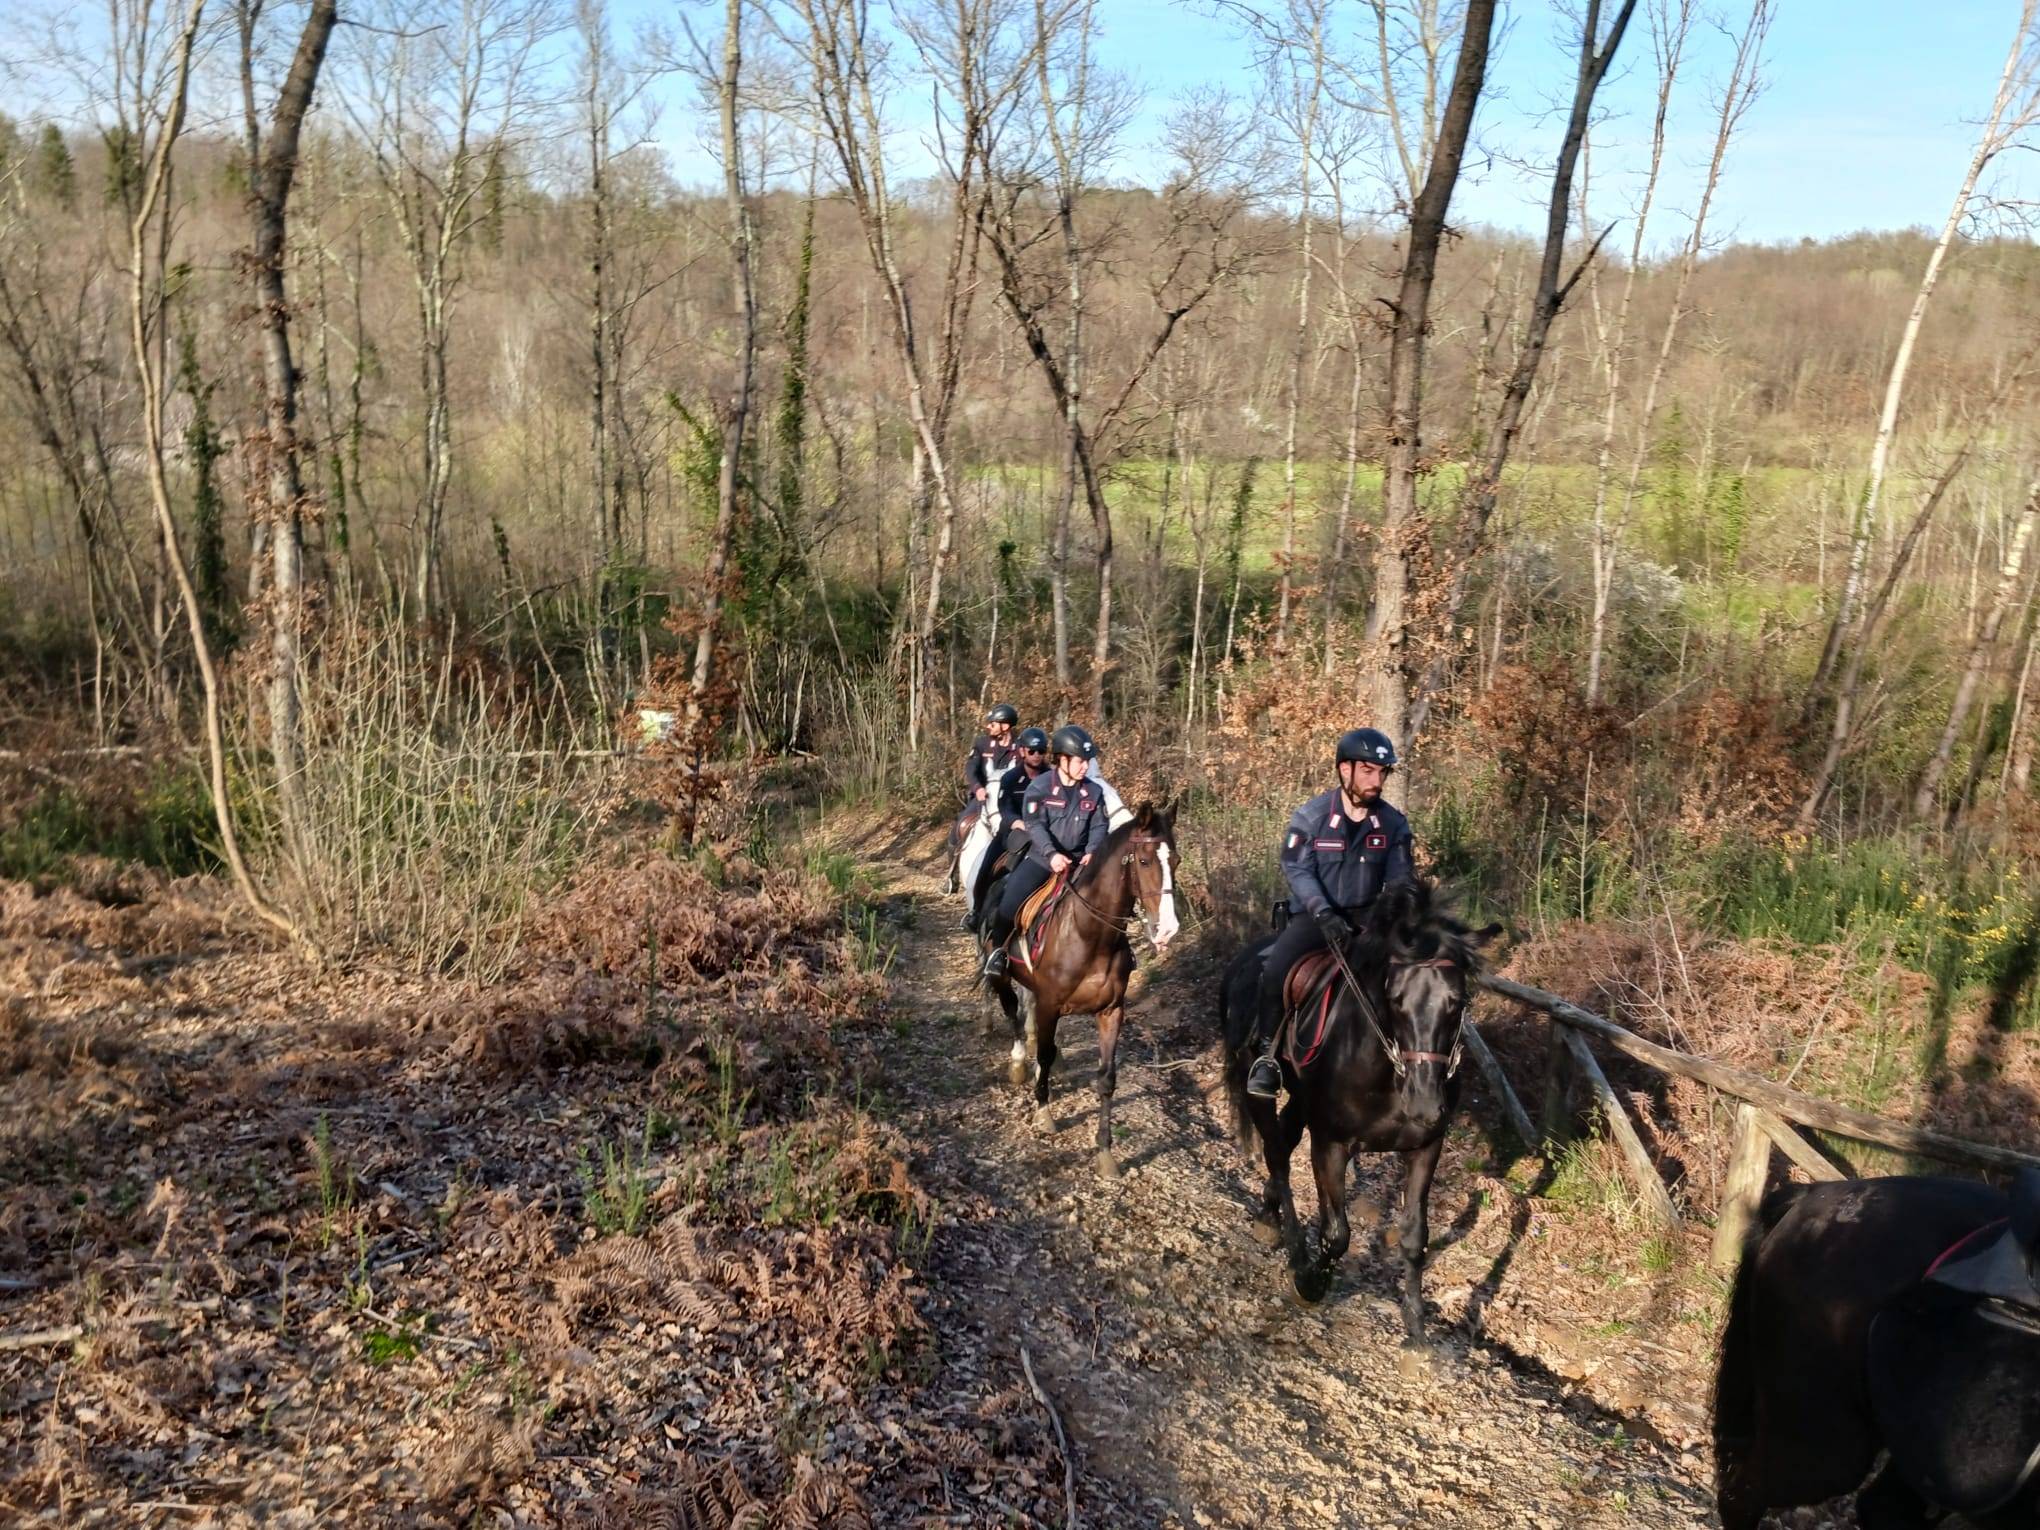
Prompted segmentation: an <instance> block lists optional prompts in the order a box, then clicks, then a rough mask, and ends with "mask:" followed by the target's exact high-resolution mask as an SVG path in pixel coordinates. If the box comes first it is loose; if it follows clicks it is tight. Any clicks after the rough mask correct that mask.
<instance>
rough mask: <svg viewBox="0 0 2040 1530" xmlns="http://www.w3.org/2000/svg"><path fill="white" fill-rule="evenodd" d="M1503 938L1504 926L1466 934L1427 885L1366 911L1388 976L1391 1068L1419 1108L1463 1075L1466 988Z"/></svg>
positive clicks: (1385, 897)
mask: <svg viewBox="0 0 2040 1530" xmlns="http://www.w3.org/2000/svg"><path fill="white" fill-rule="evenodd" d="M1501 932H1502V927H1501V926H1500V925H1499V924H1491V925H1489V926H1487V927H1486V928H1485V929H1480V930H1475V929H1470V928H1468V927H1467V926H1466V925H1465V924H1463V923H1461V922H1460V921H1459V920H1458V919H1457V918H1455V917H1454V916H1453V915H1452V913H1451V912H1450V911H1449V910H1448V909H1446V908H1445V907H1444V905H1443V902H1442V900H1441V899H1440V898H1439V897H1438V894H1437V891H1436V889H1434V888H1433V887H1432V886H1431V884H1430V883H1428V882H1405V883H1398V884H1396V885H1395V886H1393V887H1390V888H1389V889H1387V890H1386V891H1385V892H1383V893H1382V895H1381V897H1380V898H1379V899H1378V900H1377V901H1376V903H1375V905H1374V907H1373V909H1372V910H1370V911H1369V917H1368V921H1367V936H1366V944H1367V945H1368V946H1369V947H1370V948H1371V949H1370V950H1369V952H1368V953H1367V954H1368V955H1369V956H1371V957H1372V958H1373V961H1374V963H1378V964H1379V965H1378V970H1380V971H1381V972H1382V973H1383V990H1384V992H1385V993H1386V995H1387V999H1388V1019H1389V1031H1390V1034H1391V1035H1392V1036H1393V1037H1394V1039H1395V1047H1396V1050H1395V1054H1394V1056H1393V1058H1392V1060H1393V1061H1394V1062H1395V1064H1396V1070H1397V1072H1398V1073H1399V1074H1401V1076H1402V1088H1403V1090H1404V1091H1405V1092H1406V1093H1409V1094H1411V1095H1413V1096H1415V1097H1416V1103H1418V1104H1419V1105H1421V1103H1422V1101H1423V1100H1424V1099H1426V1098H1431V1097H1434V1096H1442V1094H1443V1091H1444V1089H1445V1085H1446V1083H1447V1082H1448V1081H1449V1080H1450V1079H1451V1078H1452V1077H1453V1076H1454V1075H1455V1074H1456V1073H1458V1071H1459V1064H1460V1061H1461V1058H1462V1055H1463V1052H1464V1048H1465V1041H1466V1037H1465V1021H1466V996H1467V989H1468V985H1469V984H1470V983H1471V981H1472V979H1473V977H1474V975H1475V974H1476V973H1477V972H1479V970H1480V963H1481V958H1480V948H1481V947H1482V946H1483V945H1485V944H1486V943H1487V942H1488V941H1490V940H1492V939H1493V938H1494V937H1495V936H1497V935H1499V934H1500V933H1501ZM1434 1103H1436V1101H1435V1100H1434Z"/></svg>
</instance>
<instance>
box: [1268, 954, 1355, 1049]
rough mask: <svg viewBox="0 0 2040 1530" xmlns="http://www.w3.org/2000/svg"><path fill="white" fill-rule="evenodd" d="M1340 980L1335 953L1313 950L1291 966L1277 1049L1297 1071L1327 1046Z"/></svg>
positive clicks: (1283, 994) (1284, 986) (1283, 996)
mask: <svg viewBox="0 0 2040 1530" xmlns="http://www.w3.org/2000/svg"><path fill="white" fill-rule="evenodd" d="M1339 979H1340V972H1339V964H1338V962H1337V961H1335V960H1334V959H1333V957H1332V953H1331V952H1330V951H1312V952H1310V953H1309V954H1308V955H1306V956H1304V957H1303V958H1301V959H1300V960H1299V961H1298V962H1297V964H1296V965H1295V966H1294V967H1291V968H1290V969H1289V976H1288V977H1287V978H1286V979H1284V981H1283V984H1282V1035H1281V1039H1280V1041H1279V1043H1278V1050H1279V1051H1280V1054H1281V1056H1282V1058H1283V1060H1284V1061H1286V1062H1287V1063H1288V1064H1289V1066H1290V1067H1292V1068H1294V1069H1295V1070H1296V1071H1297V1072H1298V1073H1302V1072H1303V1070H1304V1069H1305V1068H1308V1067H1309V1066H1310V1065H1311V1064H1312V1063H1313V1062H1315V1061H1316V1060H1317V1055H1318V1053H1319V1052H1320V1051H1322V1050H1323V1049H1324V1044H1325V1036H1326V1034H1327V1032H1328V1031H1329V1030H1330V1028H1331V1020H1332V995H1333V994H1334V993H1336V992H1337V991H1338V983H1339ZM1313 1010H1315V1011H1316V1013H1315V1015H1313V1014H1312V1011H1313Z"/></svg>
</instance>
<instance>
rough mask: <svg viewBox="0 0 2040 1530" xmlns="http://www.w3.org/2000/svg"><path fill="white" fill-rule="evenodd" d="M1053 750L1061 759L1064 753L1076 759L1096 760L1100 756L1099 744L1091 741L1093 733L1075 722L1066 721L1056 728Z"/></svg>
mask: <svg viewBox="0 0 2040 1530" xmlns="http://www.w3.org/2000/svg"><path fill="white" fill-rule="evenodd" d="M1053 752H1054V754H1055V757H1056V758H1057V759H1061V758H1062V757H1063V756H1064V755H1068V756H1069V757H1070V758H1072V759H1076V760H1095V759H1097V758H1098V746H1097V745H1096V744H1094V743H1092V742H1091V735H1090V734H1088V733H1086V732H1085V731H1084V730H1083V729H1082V728H1079V727H1078V726H1077V725H1076V724H1075V723H1064V724H1063V725H1062V726H1061V727H1060V728H1058V729H1056V730H1055V743H1054V745H1053Z"/></svg>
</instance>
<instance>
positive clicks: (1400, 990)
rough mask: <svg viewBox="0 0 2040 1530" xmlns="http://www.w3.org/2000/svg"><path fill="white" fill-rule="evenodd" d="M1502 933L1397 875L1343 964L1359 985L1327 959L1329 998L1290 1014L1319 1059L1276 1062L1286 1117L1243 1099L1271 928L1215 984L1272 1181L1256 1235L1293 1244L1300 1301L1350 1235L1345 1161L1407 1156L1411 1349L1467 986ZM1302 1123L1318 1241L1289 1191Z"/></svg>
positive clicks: (1405, 1232)
mask: <svg viewBox="0 0 2040 1530" xmlns="http://www.w3.org/2000/svg"><path fill="white" fill-rule="evenodd" d="M1500 932H1501V926H1500V925H1491V926H1489V927H1488V928H1487V929H1484V930H1478V931H1476V930H1469V929H1468V928H1467V927H1466V926H1465V925H1464V924H1462V923H1460V922H1459V921H1458V920H1457V919H1455V918H1453V917H1452V916H1451V915H1450V914H1449V913H1447V912H1446V911H1445V910H1444V909H1443V908H1442V907H1440V906H1439V903H1438V900H1437V896H1436V894H1435V892H1434V890H1433V889H1432V888H1431V886H1430V885H1429V884H1428V883H1421V882H1419V883H1408V884H1398V885H1396V886H1393V887H1390V888H1389V889H1387V890H1386V891H1385V892H1383V893H1382V895H1381V896H1380V898H1379V899H1377V900H1376V901H1375V904H1374V906H1373V908H1372V909H1371V910H1370V911H1369V917H1368V921H1367V928H1366V929H1365V930H1364V931H1362V932H1361V933H1360V934H1359V935H1358V936H1357V937H1356V938H1355V939H1354V940H1352V941H1351V942H1349V943H1348V945H1347V946H1346V948H1345V953H1344V954H1345V958H1346V965H1347V967H1349V968H1350V969H1351V972H1352V975H1353V977H1354V978H1357V979H1358V981H1359V984H1360V990H1359V991H1358V992H1356V991H1355V990H1354V988H1353V986H1352V983H1351V982H1350V981H1348V980H1347V978H1346V977H1345V975H1344V974H1343V973H1341V972H1340V971H1338V970H1337V969H1336V968H1335V969H1333V970H1332V972H1331V973H1330V977H1329V981H1330V983H1331V985H1332V986H1331V997H1330V1000H1329V1002H1328V1003H1327V1002H1326V1001H1325V1000H1324V999H1323V998H1322V990H1321V989H1320V990H1318V991H1317V992H1315V993H1313V994H1312V995H1311V996H1310V997H1309V998H1308V999H1307V1001H1306V1005H1305V1011H1304V1014H1303V1015H1300V1016H1299V1019H1298V1021H1297V1022H1296V1023H1298V1024H1299V1025H1302V1024H1308V1026H1309V1028H1310V1031H1311V1036H1312V1039H1313V1041H1314V1042H1315V1055H1314V1056H1312V1057H1311V1059H1310V1062H1309V1064H1308V1066H1306V1067H1305V1068H1304V1070H1303V1071H1302V1073H1301V1074H1300V1075H1299V1074H1298V1072H1297V1070H1296V1069H1295V1068H1294V1067H1293V1066H1292V1064H1291V1061H1290V1058H1289V1057H1288V1056H1285V1057H1284V1059H1283V1063H1282V1069H1283V1076H1284V1081H1285V1082H1286V1083H1287V1085H1288V1088H1289V1098H1288V1101H1287V1103H1285V1104H1284V1105H1283V1107H1282V1109H1281V1112H1280V1114H1277V1112H1276V1109H1275V1102H1274V1101H1272V1100H1266V1099H1258V1098H1255V1097H1254V1096H1251V1095H1249V1094H1248V1093H1247V1084H1246V1079H1247V1067H1248V1064H1249V1063H1250V1062H1251V1061H1252V1060H1253V1059H1252V1057H1251V1055H1250V1047H1249V1045H1248V1039H1249V1037H1250V1036H1251V1034H1252V1031H1253V1021H1254V1007H1255V990H1256V988H1257V987H1258V985H1259V982H1260V976H1261V961H1262V957H1263V955H1264V954H1265V953H1266V951H1267V949H1268V945H1269V943H1270V941H1271V940H1272V939H1273V937H1272V936H1269V937H1266V938H1263V939H1261V940H1258V941H1256V942H1255V943H1254V944H1252V945H1250V946H1248V947H1247V948H1246V949H1245V950H1244V951H1242V952H1240V954H1239V955H1238V956H1237V957H1235V958H1234V960H1233V963H1232V965H1231V966H1230V967H1229V968H1227V969H1226V974H1225V981H1224V984H1223V986H1222V988H1221V989H1220V993H1219V1012H1218V1013H1219V1025H1220V1028H1221V1029H1222V1031H1223V1033H1224V1036H1225V1049H1226V1074H1225V1079H1226V1091H1227V1093H1228V1094H1229V1095H1230V1097H1231V1099H1232V1106H1233V1120H1234V1124H1235V1125H1236V1126H1237V1128H1238V1129H1239V1132H1240V1137H1241V1141H1242V1142H1243V1143H1244V1144H1245V1145H1246V1146H1248V1147H1249V1148H1251V1147H1252V1145H1253V1141H1254V1139H1255V1138H1259V1140H1260V1143H1261V1148H1262V1151H1263V1153H1264V1154H1265V1156H1266V1159H1267V1165H1268V1185H1267V1189H1266V1191H1265V1193H1264V1194H1263V1196H1262V1201H1261V1209H1260V1211H1259V1212H1258V1213H1257V1214H1256V1215H1255V1218H1254V1220H1255V1222H1256V1224H1257V1231H1258V1234H1259V1235H1260V1236H1262V1237H1263V1239H1264V1240H1265V1241H1267V1242H1270V1243H1273V1242H1277V1241H1280V1242H1281V1243H1283V1244H1284V1245H1285V1246H1286V1247H1287V1249H1288V1251H1289V1260H1290V1270H1291V1278H1292V1280H1293V1281H1294V1283H1295V1287H1296V1293H1297V1295H1298V1296H1299V1297H1301V1298H1302V1299H1303V1300H1305V1301H1310V1302H1315V1301H1319V1300H1322V1299H1323V1297H1324V1294H1325V1291H1326V1290H1327V1289H1328V1288H1329V1287H1330V1285H1331V1279H1332V1272H1333V1270H1334V1269H1336V1268H1337V1266H1338V1262H1339V1260H1340V1259H1341V1258H1342V1257H1343V1256H1344V1254H1345V1252H1346V1248H1347V1245H1348V1244H1349V1242H1350V1241H1351V1228H1350V1226H1349V1224H1348V1222H1347V1219H1346V1165H1347V1162H1348V1161H1349V1159H1350V1158H1351V1156H1352V1155H1353V1153H1354V1152H1356V1151H1360V1152H1377V1153H1400V1154H1401V1155H1402V1160H1403V1171H1404V1172H1403V1204H1402V1215H1401V1219H1400V1222H1399V1226H1398V1232H1399V1238H1398V1248H1399V1250H1400V1252H1401V1254H1402V1261H1403V1296H1402V1309H1403V1326H1404V1329H1405V1331H1406V1347H1407V1348H1410V1349H1419V1348H1421V1347H1422V1345H1423V1341H1424V1293H1423V1276H1424V1251H1425V1245H1426V1243H1427V1242H1428V1241H1429V1235H1430V1230H1429V1226H1428V1223H1427V1215H1428V1213H1427V1203H1428V1201H1429V1199H1430V1194H1431V1176H1432V1175H1433V1173H1434V1172H1435V1171H1436V1169H1437V1167H1438V1154H1439V1152H1440V1150H1441V1149H1442V1148H1443V1146H1444V1142H1445V1127H1446V1125H1447V1123H1448V1122H1450V1120H1451V1119H1452V1112H1453V1110H1454V1109H1455V1108H1456V1107H1457V1105H1458V1103H1459V1063H1460V1056H1461V1046H1462V1042H1461V1034H1460V1027H1461V1023H1462V1020H1463V1017H1464V1015H1465V1013H1466V991H1467V982H1468V980H1469V978H1470V977H1471V976H1472V974H1473V973H1474V972H1475V971H1477V970H1478V968H1479V964H1480V961H1479V948H1480V946H1481V945H1482V944H1483V943H1484V942H1485V941H1487V940H1489V939H1491V938H1492V937H1493V936H1495V935H1497V934H1499V933H1500ZM1320 1016H1322V1019H1323V1022H1324V1024H1323V1030H1322V1034H1321V1035H1320V1034H1319V1026H1318V1021H1319V1018H1320ZM1289 1050H1290V1051H1291V1052H1293V1051H1294V1050H1295V1049H1294V1048H1291V1049H1289ZM1306 1127H1307V1128H1309V1130H1310V1165H1311V1172H1312V1173H1313V1174H1314V1175H1315V1176H1316V1179H1317V1191H1318V1227H1317V1240H1316V1248H1315V1249H1314V1250H1313V1249H1311V1248H1310V1247H1309V1246H1308V1243H1307V1240H1306V1239H1305V1238H1304V1236H1303V1234H1302V1230H1301V1229H1300V1228H1299V1227H1298V1225H1297V1220H1296V1205H1295V1202H1294V1200H1293V1199H1292V1197H1291V1195H1290V1189H1289V1159H1290V1155H1291V1154H1292V1153H1294V1152H1295V1151H1296V1144H1297V1142H1298V1141H1299V1140H1300V1139H1301V1138H1302V1136H1303V1133H1304V1130H1305V1128H1306Z"/></svg>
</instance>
